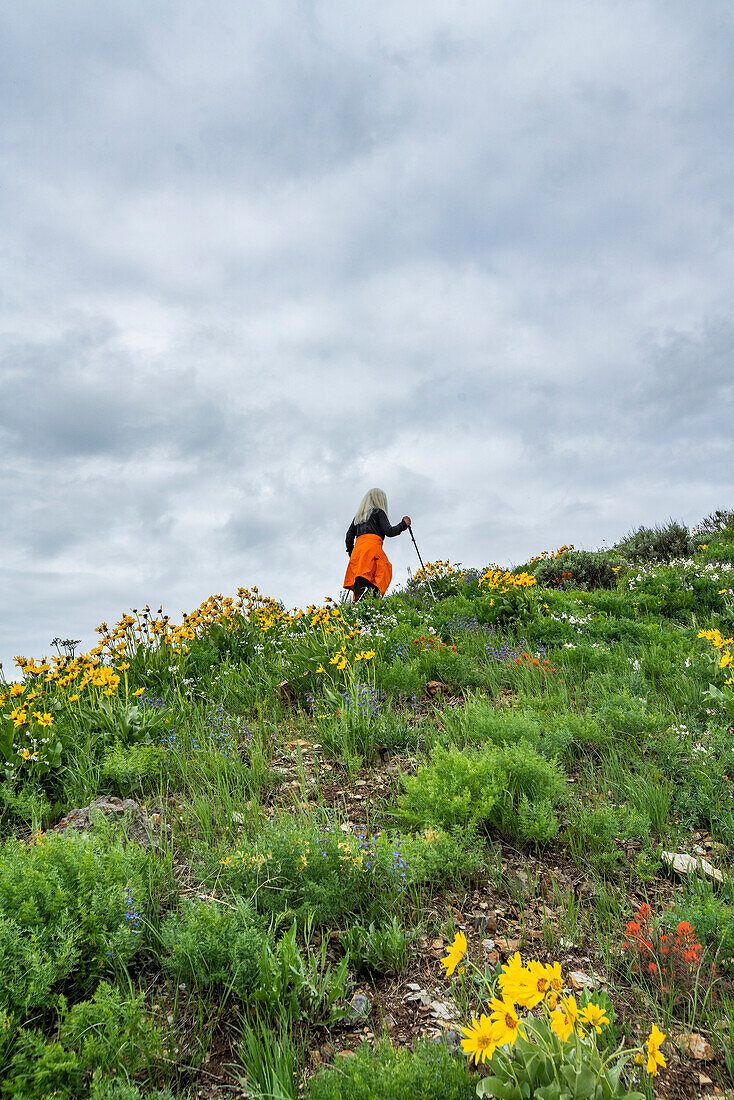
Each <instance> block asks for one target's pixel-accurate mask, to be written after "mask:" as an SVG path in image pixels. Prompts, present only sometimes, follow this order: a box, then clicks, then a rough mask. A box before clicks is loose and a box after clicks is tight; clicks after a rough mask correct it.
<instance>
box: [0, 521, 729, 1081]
mask: <svg viewBox="0 0 734 1100" xmlns="http://www.w3.org/2000/svg"><path fill="white" fill-rule="evenodd" d="M98 632H99V635H100V641H99V645H98V646H97V647H96V649H95V650H94V651H93V652H92V653H91V654H87V655H75V654H74V647H73V643H71V642H69V643H61V642H60V643H59V644H58V652H57V654H56V655H55V656H53V657H50V658H43V659H41V658H36V659H33V658H28V659H25V658H22V659H20V660H19V667H20V669H21V671H22V674H23V681H22V683H19V684H14V685H7V684H5V685H4V686H3V685H0V742H1V743H2V751H3V761H4V769H5V778H4V780H3V781H2V783H0V830H1V831H0V841H1V844H0V1098H5V1097H18V1098H25V1097H28V1098H36V1097H44V1096H51V1095H54V1096H56V1097H70V1098H77V1097H85V1096H92V1097H95V1098H96V1100H103V1098H104V1100H136V1098H139V1097H158V1098H159V1100H163V1098H164V1097H171V1096H176V1097H179V1096H180V1097H199V1096H205V1097H206V1096H210V1097H215V1096H216V1097H225V1096H227V1097H232V1096H243V1097H244V1096H253V1097H256V1096H269V1097H282V1098H289V1097H297V1096H299V1095H303V1096H306V1097H309V1098H310V1100H336V1098H337V1097H343V1098H345V1100H346V1098H349V1100H368V1098H380V1100H390V1098H393V1097H395V1098H396V1100H397V1098H399V1097H403V1096H416V1097H425V1098H426V1100H433V1098H435V1100H443V1098H444V1097H445V1098H454V1097H456V1098H459V1097H462V1098H467V1100H469V1098H470V1097H473V1096H475V1095H476V1094H477V1091H478V1089H477V1086H479V1092H480V1094H481V1089H482V1088H485V1089H486V1093H485V1094H486V1095H496V1096H500V1097H506V1098H507V1100H515V1097H517V1098H519V1097H521V1096H531V1095H536V1096H538V1097H542V1098H550V1097H561V1096H564V1097H565V1096H569V1097H570V1096H576V1097H586V1096H598V1097H604V1098H607V1097H611V1096H632V1095H640V1094H641V1095H646V1096H650V1097H652V1096H659V1097H662V1096H667V1097H679V1096H680V1097H682V1096H686V1097H688V1096H713V1095H721V1094H722V1093H724V1094H726V1092H727V1090H730V1089H732V1087H733V1085H734V1024H732V1023H731V1021H732V1020H733V1019H734V986H733V985H732V978H733V977H734V897H733V891H732V878H731V874H730V871H731V867H732V864H733V862H734V742H733V738H732V734H733V733H734V730H733V729H732V727H733V726H734V685H733V684H732V679H733V678H732V663H731V662H732V657H733V656H734V643H733V642H732V635H733V634H734V513H732V512H729V513H726V512H722V513H716V514H715V515H714V516H710V517H707V519H706V520H704V521H703V522H702V523H701V524H700V525H699V527H698V528H697V529H696V530H695V531H694V532H693V533H689V532H688V530H687V529H686V528H683V527H681V526H680V525H678V524H674V523H671V524H669V525H668V526H666V527H662V528H655V529H650V530H645V529H642V530H640V531H638V532H635V533H633V534H632V535H630V536H628V537H627V538H625V539H623V540H622V541H621V542H620V543H619V544H618V545H617V546H616V547H614V548H613V549H611V550H608V551H603V552H601V551H600V552H595V553H591V552H581V551H576V550H574V549H573V547H562V548H561V549H560V550H559V551H553V552H544V553H543V554H541V555H540V556H539V557H537V558H534V559H533V560H531V561H529V562H526V563H523V565H521V566H519V567H517V568H515V569H513V570H512V571H508V570H505V569H503V568H502V567H498V566H495V565H490V566H487V567H483V568H481V569H465V568H462V567H460V566H456V565H452V564H450V563H449V562H436V563H432V564H430V565H428V566H427V567H426V570H425V571H421V573H419V574H417V575H416V576H415V577H414V578H413V579H412V580H411V582H410V584H409V585H408V586H407V588H406V590H404V591H401V592H397V593H395V594H394V595H392V596H389V597H388V598H387V599H384V600H382V601H368V600H365V601H363V602H361V603H360V604H358V605H354V606H353V605H348V604H342V605H335V604H333V603H332V602H330V601H328V602H327V603H326V604H325V605H324V606H322V607H309V608H307V609H306V610H296V611H286V610H285V609H284V608H283V607H282V606H281V605H280V604H279V603H278V602H277V601H275V600H273V599H271V598H269V597H265V596H263V595H262V594H260V593H259V592H258V591H257V590H256V589H254V590H247V589H240V590H239V591H238V593H237V594H236V595H234V596H231V597H224V596H221V595H216V596H212V597H211V598H210V599H209V600H208V601H207V602H206V603H204V604H203V605H202V606H201V607H200V608H199V609H198V610H197V611H195V612H193V613H192V614H191V615H188V616H185V617H184V619H183V621H182V622H181V623H178V624H174V623H172V622H171V620H170V619H169V618H168V616H166V615H165V614H164V612H163V609H162V608H161V609H159V610H158V611H157V612H152V611H151V610H150V608H149V607H146V608H144V609H142V610H135V611H132V612H130V613H129V614H127V615H124V616H123V617H122V619H121V620H120V622H119V623H118V624H116V625H115V626H114V627H112V628H110V627H109V626H108V625H107V624H102V625H101V626H100V627H99V628H98ZM95 802H96V803H97V805H96V806H94V805H92V804H93V803H95ZM673 862H674V866H671V863H673ZM493 998H494V999H493ZM493 1010H494V1011H493ZM472 1021H474V1024H472ZM462 1028H466V1029H467V1030H468V1034H467V1033H466V1032H462ZM655 1029H659V1030H655ZM660 1033H663V1034H664V1035H665V1040H664V1041H661V1040H659V1035H660ZM462 1040H464V1044H465V1050H467V1053H464V1052H462V1049H461V1041H462ZM619 1048H623V1053H622V1054H621V1055H620V1054H616V1055H615V1053H614V1052H615V1051H619ZM472 1051H474V1052H476V1053H475V1057H474V1059H473V1060H470V1058H469V1057H468V1055H470V1054H471V1053H472ZM635 1051H638V1052H640V1053H639V1054H638V1057H640V1058H641V1062H636V1061H635ZM658 1052H659V1053H658ZM482 1053H484V1054H486V1055H488V1057H487V1058H486V1061H485V1060H483V1059H481V1058H480V1055H481V1054H482ZM620 1059H621V1061H620ZM475 1061H478V1063H479V1064H478V1065H477V1066H475V1064H474V1062H475ZM663 1062H665V1063H667V1064H665V1065H663ZM615 1066H616V1067H617V1069H618V1071H619V1072H618V1073H617V1074H616V1075H615V1073H614V1072H613V1070H614V1068H615ZM331 1067H333V1068H331ZM483 1081H485V1082H486V1084H485V1085H484V1086H483V1085H482V1082H483Z"/></svg>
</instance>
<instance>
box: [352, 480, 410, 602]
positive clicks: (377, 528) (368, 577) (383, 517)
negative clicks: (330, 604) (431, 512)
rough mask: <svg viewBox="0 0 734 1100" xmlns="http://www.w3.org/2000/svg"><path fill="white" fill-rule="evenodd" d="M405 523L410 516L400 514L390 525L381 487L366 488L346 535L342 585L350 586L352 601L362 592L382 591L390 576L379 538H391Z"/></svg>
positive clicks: (408, 521) (359, 598)
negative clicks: (399, 518)
mask: <svg viewBox="0 0 734 1100" xmlns="http://www.w3.org/2000/svg"><path fill="white" fill-rule="evenodd" d="M409 527H410V516H403V518H402V519H401V521H400V523H397V524H396V525H395V526H394V527H392V526H391V524H390V520H389V519H388V518H387V497H386V496H385V494H384V492H383V491H382V489H370V491H369V492H368V493H366V494H365V497H364V499H363V501H362V503H361V504H360V506H359V508H358V509H357V513H356V515H355V517H354V519H353V520H352V522H351V523H350V525H349V530H348V531H347V538H346V543H347V553H348V554H349V565H348V566H347V572H346V575H345V577H344V588H351V590H352V594H353V596H354V602H355V603H356V602H357V600H361V598H362V596H364V594H365V592H369V593H370V594H371V595H373V596H377V595H378V594H381V595H383V596H384V595H385V593H386V592H387V590H388V587H389V585H390V581H391V580H392V566H391V565H390V562H389V561H388V560H387V555H386V554H385V551H384V550H383V549H382V540H383V539H384V538H385V536H387V537H388V538H393V537H394V536H395V535H399V534H401V533H402V532H403V531H407V529H408V528H409Z"/></svg>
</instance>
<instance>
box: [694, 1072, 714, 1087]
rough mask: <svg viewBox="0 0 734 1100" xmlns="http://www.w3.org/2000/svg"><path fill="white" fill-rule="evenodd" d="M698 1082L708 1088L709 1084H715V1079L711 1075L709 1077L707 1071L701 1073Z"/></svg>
mask: <svg viewBox="0 0 734 1100" xmlns="http://www.w3.org/2000/svg"><path fill="white" fill-rule="evenodd" d="M698 1083H699V1085H701V1087H702V1088H708V1086H709V1085H713V1081H712V1080H711V1078H710V1077H707V1076H706V1074H705V1073H699V1075H698Z"/></svg>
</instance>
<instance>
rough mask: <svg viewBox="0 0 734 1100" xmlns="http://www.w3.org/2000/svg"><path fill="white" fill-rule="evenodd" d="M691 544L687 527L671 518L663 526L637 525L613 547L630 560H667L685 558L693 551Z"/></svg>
mask: <svg viewBox="0 0 734 1100" xmlns="http://www.w3.org/2000/svg"><path fill="white" fill-rule="evenodd" d="M693 545H694V544H693V540H692V538H691V536H690V535H689V533H688V528H687V527H685V526H684V525H683V524H682V523H678V521H677V520H673V519H671V520H670V522H669V523H667V524H666V525H665V526H664V527H661V526H659V525H658V526H656V527H639V528H638V529H637V530H636V531H633V532H630V534H629V535H625V537H624V538H623V539H621V540H620V541H619V542H618V543H617V544H616V546H615V548H614V549H615V550H619V551H620V553H622V554H624V556H625V557H626V558H628V559H629V561H631V562H638V561H669V560H670V559H671V558H687V557H688V556H689V555H690V554H692V553H693Z"/></svg>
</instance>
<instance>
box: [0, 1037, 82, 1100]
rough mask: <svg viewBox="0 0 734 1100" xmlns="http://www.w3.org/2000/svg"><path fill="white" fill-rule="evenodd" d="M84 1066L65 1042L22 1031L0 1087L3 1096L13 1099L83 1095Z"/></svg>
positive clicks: (64, 1098)
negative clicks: (51, 1040) (47, 1039)
mask: <svg viewBox="0 0 734 1100" xmlns="http://www.w3.org/2000/svg"><path fill="white" fill-rule="evenodd" d="M83 1076H84V1066H83V1064H82V1061H81V1059H80V1058H79V1055H78V1054H77V1053H76V1052H75V1051H73V1050H67V1048H66V1047H65V1046H64V1045H63V1043H59V1042H50V1043H49V1042H46V1039H45V1038H44V1036H43V1035H42V1034H41V1032H40V1031H30V1030H25V1029H23V1030H21V1031H20V1032H18V1035H17V1038H16V1044H15V1050H14V1052H13V1056H12V1058H11V1059H10V1062H9V1065H8V1068H7V1071H6V1076H5V1077H4V1079H3V1081H2V1084H1V1085H0V1095H1V1096H2V1097H3V1100H5V1098H6V1097H7V1098H10V1097H12V1098H13V1100H42V1098H44V1097H52V1096H53V1097H56V1098H60V1100H77V1098H78V1097H81V1096H83V1092H82V1083H83Z"/></svg>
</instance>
